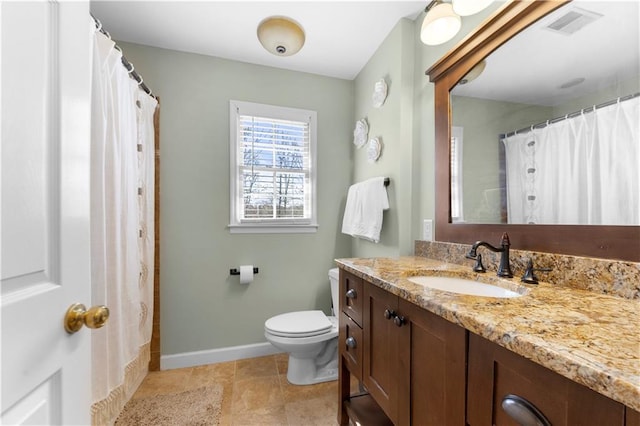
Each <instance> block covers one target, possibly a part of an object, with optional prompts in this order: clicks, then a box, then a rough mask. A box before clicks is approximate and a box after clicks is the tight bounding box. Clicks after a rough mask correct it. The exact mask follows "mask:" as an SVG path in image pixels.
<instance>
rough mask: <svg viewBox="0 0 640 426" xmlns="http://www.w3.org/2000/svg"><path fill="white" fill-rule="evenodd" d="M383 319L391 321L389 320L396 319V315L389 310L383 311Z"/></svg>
mask: <svg viewBox="0 0 640 426" xmlns="http://www.w3.org/2000/svg"><path fill="white" fill-rule="evenodd" d="M384 317H385V318H386V319H391V318H395V317H396V313H395V312H394V311H392V310H389V309H385V310H384Z"/></svg>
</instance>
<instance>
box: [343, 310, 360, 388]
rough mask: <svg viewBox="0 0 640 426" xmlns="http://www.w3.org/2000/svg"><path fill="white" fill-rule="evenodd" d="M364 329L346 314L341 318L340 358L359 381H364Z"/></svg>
mask: <svg viewBox="0 0 640 426" xmlns="http://www.w3.org/2000/svg"><path fill="white" fill-rule="evenodd" d="M362 343H363V341H362V329H361V328H360V326H359V325H358V324H356V323H355V321H353V320H352V319H351V318H349V316H348V315H347V314H345V313H344V312H343V313H342V314H341V317H340V338H339V345H340V356H342V359H343V361H344V362H345V363H346V364H347V368H348V369H349V371H350V372H351V374H353V375H354V376H355V377H357V378H358V380H362V346H363V345H362Z"/></svg>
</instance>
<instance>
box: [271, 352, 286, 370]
mask: <svg viewBox="0 0 640 426" xmlns="http://www.w3.org/2000/svg"><path fill="white" fill-rule="evenodd" d="M274 357H275V359H276V367H277V368H278V374H287V367H288V366H289V354H276V355H274Z"/></svg>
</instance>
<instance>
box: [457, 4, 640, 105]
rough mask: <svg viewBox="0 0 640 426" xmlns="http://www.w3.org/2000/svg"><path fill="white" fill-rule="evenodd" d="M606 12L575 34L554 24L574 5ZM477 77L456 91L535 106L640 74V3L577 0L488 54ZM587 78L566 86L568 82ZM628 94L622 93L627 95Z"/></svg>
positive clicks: (556, 102)
mask: <svg viewBox="0 0 640 426" xmlns="http://www.w3.org/2000/svg"><path fill="white" fill-rule="evenodd" d="M577 9H582V10H587V11H590V12H595V13H597V14H600V15H602V17H601V18H599V19H597V20H595V21H593V22H592V23H590V24H588V25H586V26H584V27H583V28H581V29H579V30H578V31H576V32H575V33H573V34H571V35H565V34H558V33H556V32H553V31H551V30H549V29H547V28H545V27H546V26H548V25H549V24H551V23H552V22H554V21H555V20H557V19H558V18H560V17H561V16H563V15H565V14H566V13H567V12H569V11H572V10H577ZM486 64H487V65H486V68H485V70H484V72H483V73H482V74H481V75H480V76H479V77H478V78H477V79H476V80H473V81H471V82H470V83H468V84H466V85H458V86H456V88H455V89H454V92H453V93H454V94H456V95H459V96H470V97H475V98H482V99H493V100H498V101H510V102H520V103H525V104H531V105H546V106H554V105H559V104H562V103H564V102H567V101H568V100H570V99H574V98H577V97H580V96H584V95H586V94H592V93H598V92H599V91H602V90H604V89H607V88H614V89H617V88H618V87H621V85H622V83H623V82H625V81H628V80H631V79H633V78H635V79H636V81H637V79H638V75H640V2H639V1H638V0H631V1H629V0H627V1H614V0H605V1H602V0H600V1H594V0H574V1H572V2H571V3H569V4H568V5H566V6H564V7H562V8H560V9H558V10H556V11H555V12H554V13H552V14H550V15H548V16H546V17H544V18H543V19H541V20H540V21H538V22H536V23H535V24H533V25H531V26H530V27H529V28H527V29H526V30H525V31H523V32H521V33H520V34H518V35H517V36H516V37H514V38H513V39H511V40H509V42H508V43H506V44H505V45H503V46H501V47H500V48H499V49H498V50H496V51H495V52H493V53H492V54H491V55H489V56H488V57H487V58H486ZM580 78H583V79H584V82H583V83H581V84H578V85H575V86H572V87H570V88H566V89H562V88H560V86H562V85H563V84H565V83H568V82H570V81H572V80H575V79H580ZM625 94H627V93H622V94H621V95H625Z"/></svg>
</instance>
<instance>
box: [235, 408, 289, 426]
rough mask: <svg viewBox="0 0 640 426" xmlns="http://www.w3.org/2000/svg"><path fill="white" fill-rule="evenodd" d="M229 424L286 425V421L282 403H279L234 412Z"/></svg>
mask: <svg viewBox="0 0 640 426" xmlns="http://www.w3.org/2000/svg"><path fill="white" fill-rule="evenodd" d="M231 424H232V425H234V426H286V425H287V424H288V423H287V414H286V413H285V409H284V405H279V406H270V407H264V408H259V409H255V410H249V411H245V412H243V413H239V414H235V413H234V414H233V415H232V418H231Z"/></svg>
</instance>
